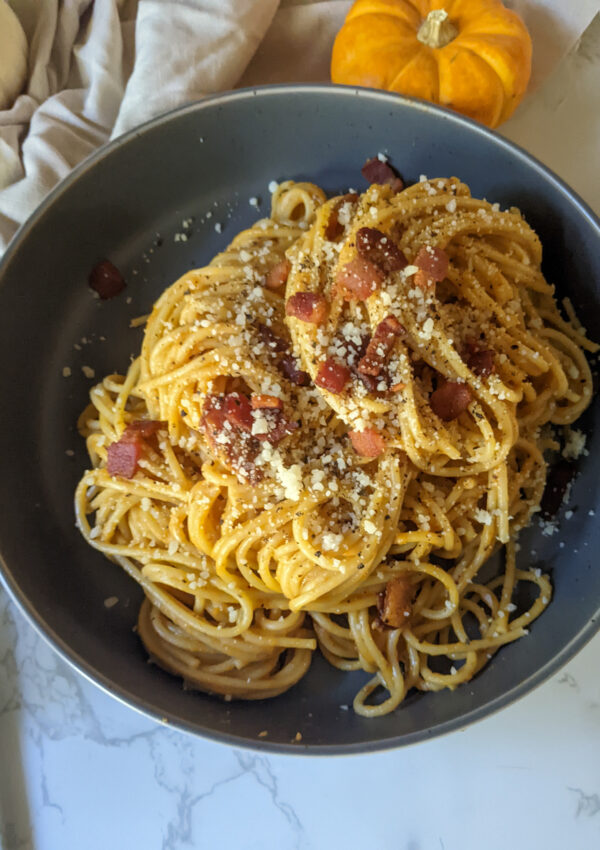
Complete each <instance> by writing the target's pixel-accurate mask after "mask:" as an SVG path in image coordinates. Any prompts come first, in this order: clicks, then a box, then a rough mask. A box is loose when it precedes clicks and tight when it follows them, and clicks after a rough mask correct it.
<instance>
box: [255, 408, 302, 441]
mask: <svg viewBox="0 0 600 850" xmlns="http://www.w3.org/2000/svg"><path fill="white" fill-rule="evenodd" d="M261 414H262V416H264V418H265V419H266V420H267V424H268V426H269V430H268V431H267V433H266V434H258V435H257V437H258V439H259V440H266V442H268V443H271V445H272V446H276V445H277V444H278V443H280V442H281V441H282V440H283V438H284V437H287V436H288V435H289V434H293V432H294V431H295V430H296V429H297V428H299V427H300V426H299V424H298V422H296V421H295V420H293V419H288V418H287V416H286V415H285V414H284V413H283V411H282V410H277V409H275V408H271V409H270V410H268V409H264V410H262V411H261Z"/></svg>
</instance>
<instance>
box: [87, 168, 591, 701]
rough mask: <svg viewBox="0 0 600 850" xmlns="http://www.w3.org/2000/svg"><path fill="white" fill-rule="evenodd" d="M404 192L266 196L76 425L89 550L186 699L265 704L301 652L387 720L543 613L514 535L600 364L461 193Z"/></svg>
mask: <svg viewBox="0 0 600 850" xmlns="http://www.w3.org/2000/svg"><path fill="white" fill-rule="evenodd" d="M397 188H398V186H397V185H394V186H391V185H379V184H373V185H371V186H370V188H369V189H368V190H367V191H366V192H365V193H364V194H362V195H360V196H358V195H355V194H348V195H344V196H339V197H337V198H332V199H330V200H327V199H326V198H325V195H324V193H323V192H322V191H321V190H320V189H319V188H318V187H317V186H314V185H312V184H309V183H293V182H291V181H290V182H287V183H283V184H281V185H280V186H279V187H278V188H277V190H276V191H275V193H274V195H273V199H272V213H271V217H270V218H268V219H263V220H261V221H258V222H257V223H256V224H255V225H254V226H253V227H251V228H250V229H248V230H246V231H244V232H242V233H240V234H239V235H238V236H237V237H236V238H235V239H234V240H233V242H232V243H231V245H230V246H229V247H228V248H227V249H226V251H224V253H222V254H219V255H218V256H217V257H215V259H214V260H213V261H212V262H211V263H210V264H209V265H208V266H206V267H205V268H202V269H199V270H196V271H191V272H189V273H187V274H185V275H184V276H183V277H182V278H181V279H180V280H178V281H177V282H176V283H174V284H173V285H172V286H171V287H169V288H168V289H167V290H166V291H165V292H164V294H163V295H162V296H161V297H160V298H159V300H158V301H157V302H156V304H155V305H154V308H153V310H152V314H151V315H150V317H149V318H148V321H147V323H146V329H145V335H144V342H143V346H142V351H141V354H140V356H139V357H138V358H137V359H136V360H135V361H134V362H133V363H132V364H131V366H130V368H129V370H128V372H127V374H126V375H125V376H119V375H111V376H108V377H107V378H105V379H104V380H103V381H102V382H101V383H100V384H98V385H97V386H96V387H94V388H93V389H92V391H91V404H90V405H89V406H88V407H87V408H86V410H85V411H84V412H83V414H82V415H81V418H80V422H79V428H80V431H81V433H82V434H83V435H84V436H85V438H86V441H87V448H88V452H89V456H90V459H91V464H92V468H91V469H90V470H89V471H87V472H86V473H85V474H84V475H83V477H82V479H81V482H80V484H79V486H78V488H77V492H76V500H75V501H76V513H77V521H78V524H79V527H80V529H81V532H82V533H83V535H84V537H85V538H86V539H87V541H88V542H89V543H90V545H92V546H93V547H95V548H96V549H98V550H99V551H101V552H103V553H104V554H105V555H106V556H108V557H109V558H110V559H111V560H113V561H115V562H116V563H118V564H120V565H121V567H123V568H124V569H125V570H126V571H127V573H128V574H129V575H130V576H131V577H132V578H134V579H135V580H136V581H137V582H138V583H139V584H140V585H141V586H142V588H143V590H144V593H145V601H144V603H143V605H142V608H141V611H140V615H139V621H138V631H139V634H140V637H141V639H142V641H143V642H144V645H145V646H146V649H147V651H148V653H149V654H150V656H151V657H152V658H153V659H154V660H155V661H156V662H157V663H158V664H159V665H160V666H162V667H163V668H165V669H166V670H169V671H171V672H173V673H175V674H177V675H179V676H181V677H183V679H184V680H185V682H186V683H187V684H188V685H189V686H191V687H195V688H199V689H202V690H204V691H208V692H211V693H214V694H220V695H222V696H224V697H226V698H228V699H230V698H243V699H260V698H264V697H270V696H275V695H277V694H280V693H282V692H283V691H285V690H287V689H289V688H290V687H292V686H293V685H294V684H295V683H296V682H297V681H298V680H299V679H300V678H301V677H302V676H303V675H304V674H305V673H306V671H307V670H308V668H309V666H310V662H311V658H312V654H313V652H314V651H315V650H316V649H317V648H319V649H320V651H321V652H322V654H323V655H324V656H325V658H326V659H327V660H328V661H329V662H330V663H331V664H332V665H333V666H335V667H337V668H338V669H341V670H363V671H367V672H368V673H370V674H372V676H371V678H370V680H369V681H368V682H367V684H365V685H364V687H362V688H361V690H360V691H359V692H358V694H357V695H356V698H355V700H354V709H355V710H356V711H357V712H358V713H359V714H361V715H364V716H368V717H373V716H379V715H383V714H386V713H388V712H390V711H392V710H393V709H395V708H396V707H397V706H398V705H399V704H400V703H401V702H402V700H403V699H404V697H405V696H406V694H407V693H408V691H410V690H411V689H412V688H417V689H419V690H421V691H432V690H440V689H442V688H450V689H453V688H455V687H456V686H457V685H459V684H461V683H463V682H466V681H469V680H470V679H471V678H472V677H473V676H474V675H475V674H476V673H477V672H478V671H479V670H480V669H481V668H482V667H484V666H485V665H486V664H487V662H488V660H489V659H490V658H491V657H492V656H493V654H494V653H495V652H496V651H497V650H498V648H499V647H501V646H502V645H503V644H506V643H509V642H511V641H514V640H516V639H518V638H520V637H521V636H523V635H525V634H526V633H527V629H528V626H529V625H530V623H531V622H532V621H533V620H535V618H536V617H537V616H538V615H539V614H540V613H541V612H542V611H543V610H544V608H545V607H546V605H547V604H548V602H549V600H550V597H551V586H550V582H549V580H548V577H547V576H545V575H542V574H540V573H539V571H535V570H532V569H519V568H518V567H517V565H516V559H515V542H514V541H515V535H516V533H517V532H518V531H519V529H521V528H523V526H525V525H527V523H528V522H529V521H530V519H531V517H532V515H533V513H534V512H535V511H536V510H538V509H539V505H540V500H541V496H542V492H543V488H544V484H545V481H546V463H545V460H544V456H543V451H544V450H545V449H546V448H548V447H556V445H557V444H556V442H555V440H554V438H553V437H552V436H549V432H548V430H547V429H545V428H544V426H545V425H548V424H553V425H555V426H564V427H566V426H569V425H570V424H571V423H572V422H574V421H575V420H576V419H577V417H578V416H579V415H580V414H581V412H582V411H583V410H584V409H585V408H586V406H587V405H588V403H589V402H590V399H591V394H592V380H591V374H590V369H589V366H588V363H587V360H586V357H585V351H588V352H589V351H595V350H596V346H595V345H594V344H593V343H591V342H589V341H588V340H587V339H586V337H585V332H584V331H583V329H582V328H581V326H580V325H579V324H578V323H577V321H576V319H575V316H574V314H573V311H572V308H571V307H570V305H569V308H568V312H569V311H570V312H569V318H567V319H565V318H563V317H562V316H561V314H560V312H559V310H558V307H557V304H556V301H555V298H554V289H553V287H552V286H550V285H549V284H548V283H547V282H546V280H545V279H544V277H543V275H542V273H541V271H540V262H541V246H540V242H539V240H538V238H537V236H536V234H535V233H534V232H533V231H532V229H531V228H530V227H529V226H528V225H527V223H526V222H525V220H524V219H523V218H522V216H521V215H520V213H519V211H518V210H516V209H511V210H509V211H500V209H499V208H498V206H497V205H493V206H492V205H491V204H489V203H487V202H485V201H481V200H476V199H474V198H472V197H471V194H470V191H469V189H468V187H467V186H466V185H465V184H463V183H461V182H460V181H459V180H457V179H455V178H452V179H439V180H429V181H424V182H420V183H417V184H415V185H413V186H410V187H409V188H406V189H404V190H402V191H395V189H397ZM497 549H503V550H504V554H505V559H504V560H505V565H504V569H503V571H501V573H500V574H499V575H497V576H495V577H493V578H491V579H489V580H487V579H486V580H484V578H482V577H481V574H482V567H483V565H484V564H485V563H486V562H487V561H488V559H489V558H490V556H491V555H492V554H493V553H494V552H495V551H496V550H497ZM521 583H529V584H530V585H533V587H534V593H533V594H531V595H532V598H533V597H534V601H533V602H532V603H531V605H530V607H529V609H528V610H525V611H515V604H514V602H513V599H514V598H515V592H516V589H517V587H518V585H520V584H521ZM536 594H537V595H536ZM376 692H377V693H376Z"/></svg>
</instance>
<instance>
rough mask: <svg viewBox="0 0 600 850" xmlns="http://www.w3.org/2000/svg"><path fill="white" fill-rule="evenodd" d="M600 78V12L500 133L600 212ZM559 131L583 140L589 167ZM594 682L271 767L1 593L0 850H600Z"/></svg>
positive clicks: (565, 684) (577, 671)
mask: <svg viewBox="0 0 600 850" xmlns="http://www.w3.org/2000/svg"><path fill="white" fill-rule="evenodd" d="M599 72H600V16H598V17H597V18H596V20H595V21H594V23H593V24H592V26H591V27H590V28H589V30H588V31H587V32H586V34H585V36H584V38H583V39H582V41H581V43H580V45H579V47H578V49H577V50H576V51H575V52H574V53H573V54H571V55H570V56H569V57H567V59H566V60H565V61H564V62H563V63H562V64H561V66H560V68H558V69H557V71H556V72H555V73H554V74H553V76H552V77H551V78H550V79H549V80H548V81H547V83H546V84H545V85H544V86H543V88H542V89H541V90H540V91H539V92H538V93H536V95H535V96H534V97H532V98H531V99H530V101H529V102H527V103H526V104H524V105H523V107H522V108H521V109H520V110H519V111H518V112H517V114H516V115H515V116H514V118H513V119H511V121H510V122H508V123H507V124H506V125H505V127H504V128H503V132H504V133H505V134H506V135H507V136H508V137H509V138H512V139H514V140H515V141H517V142H518V143H519V144H521V145H523V146H524V147H526V148H528V149H529V150H531V151H532V152H534V153H535V154H536V155H537V156H539V157H540V158H541V159H542V160H543V161H545V162H547V163H548V165H550V167H551V168H553V169H554V170H555V171H557V172H558V173H559V174H560V175H561V176H562V177H564V178H565V179H566V180H567V181H568V182H569V183H571V185H573V186H574V188H575V189H576V190H578V191H579V192H580V193H581V194H582V195H583V196H584V197H585V199H586V200H587V201H588V202H589V203H590V204H591V205H592V206H594V207H595V208H596V209H599V208H600V183H599V182H598V180H597V179H596V178H597V175H598V173H599V171H600V146H599V145H598V139H599V138H600V86H598V75H599ZM559 125H560V126H566V127H569V128H571V129H573V128H574V129H575V131H576V132H575V136H576V146H577V151H576V153H577V155H574V151H573V144H574V142H573V139H574V137H575V136H574V134H573V132H571V133H559V132H557V131H556V128H557V126H559ZM592 175H593V176H594V180H592V179H591V177H592ZM598 671H600V636H597V637H596V638H595V639H594V640H593V641H592V642H591V643H590V644H589V645H588V646H587V647H585V648H584V649H583V650H582V651H581V652H580V653H579V654H578V655H577V656H576V657H575V658H574V659H573V660H572V661H571V662H570V664H569V665H567V667H566V668H564V669H563V670H561V671H560V672H559V673H558V674H557V675H556V676H554V677H553V678H552V679H551V680H550V681H548V682H547V683H546V684H544V685H543V686H541V687H540V688H538V689H537V690H535V691H534V692H533V693H531V694H529V695H528V696H527V697H525V698H523V699H522V700H520V701H519V702H517V703H516V704H514V705H512V706H510V707H508V708H506V709H505V710H503V711H501V712H500V713H499V714H496V715H494V716H492V717H489V718H487V719H485V720H484V721H482V722H480V723H478V724H475V725H474V726H472V727H469V728H468V729H465V730H461V731H458V732H455V733H453V734H451V735H448V736H446V737H444V738H440V739H436V740H434V741H429V742H425V743H422V744H419V745H417V746H414V747H409V748H406V749H403V750H398V751H394V752H388V753H379V754H374V755H368V756H359V757H358V756H357V757H352V758H350V757H344V758H337V759H336V758H329V759H318V760H317V759H307V758H302V757H298V756H296V757H293V756H289V757H288V756H268V757H267V756H263V755H258V754H254V753H250V752H246V751H243V752H242V751H238V750H235V749H233V748H230V747H225V746H223V745H219V744H215V743H212V742H210V741H205V740H201V739H196V738H194V737H191V736H187V735H184V734H182V733H179V732H177V731H176V730H173V729H171V728H169V727H168V726H165V725H161V724H157V723H155V722H154V721H151V720H149V719H148V718H146V717H144V716H141V715H139V714H137V713H135V712H134V711H132V710H130V709H128V708H126V707H124V706H122V705H121V704H120V703H118V702H117V701H116V700H113V699H111V698H110V697H108V696H107V695H106V694H105V693H103V692H102V691H100V690H99V689H97V688H96V687H94V686H93V685H91V684H90V683H89V682H88V681H87V680H86V679H84V678H83V677H82V676H80V675H79V674H77V673H76V672H75V671H73V670H72V669H71V668H70V667H69V666H68V665H67V664H65V663H64V662H63V661H62V660H61V659H60V658H59V657H58V656H57V655H56V653H55V652H54V651H53V650H52V649H50V648H49V647H48V646H47V645H46V644H45V643H44V641H43V640H41V639H40V638H39V636H38V635H37V633H36V632H35V631H34V630H33V629H32V627H31V626H30V625H29V624H28V623H27V622H26V621H25V620H24V619H23V617H22V616H21V614H20V613H19V612H18V611H17V610H16V609H15V607H14V606H13V604H12V603H11V602H10V601H9V600H8V597H7V595H6V593H5V591H4V590H3V589H2V588H1V587H0V848H1V850H106V848H113V850H126V848H127V850H129V848H134V850H137V848H144V850H185V848H195V850H205V849H206V850H208V848H214V847H217V846H228V847H231V848H235V850H322V848H331V847H347V848H350V850H352V848H355V847H356V848H358V847H369V848H374V850H438V848H439V850H475V848H477V850H478V848H480V847H481V846H485V848H486V850H505V848H506V847H507V846H509V847H512V848H515V850H521V848H534V850H537V848H543V850H563V848H564V847H569V849H570V850H593V849H594V848H597V847H600V676H599V675H598Z"/></svg>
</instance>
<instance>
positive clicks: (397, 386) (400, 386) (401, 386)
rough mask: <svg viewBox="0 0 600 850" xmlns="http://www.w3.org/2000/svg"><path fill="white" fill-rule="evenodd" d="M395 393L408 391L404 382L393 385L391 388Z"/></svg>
mask: <svg viewBox="0 0 600 850" xmlns="http://www.w3.org/2000/svg"><path fill="white" fill-rule="evenodd" d="M390 389H391V391H392V392H393V393H400V392H402V390H404V389H406V384H405V383H403V381H398V382H397V383H396V384H392V386H391V387H390Z"/></svg>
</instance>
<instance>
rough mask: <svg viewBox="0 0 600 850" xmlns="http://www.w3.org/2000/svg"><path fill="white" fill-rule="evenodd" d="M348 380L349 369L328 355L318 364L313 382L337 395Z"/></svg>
mask: <svg viewBox="0 0 600 850" xmlns="http://www.w3.org/2000/svg"><path fill="white" fill-rule="evenodd" d="M349 380H350V369H348V367H347V366H344V365H343V363H339V362H338V361H337V360H335V359H334V358H333V357H328V358H327V360H325V362H324V363H321V365H320V366H319V371H318V372H317V377H316V378H315V384H316V385H317V386H318V387H321V389H323V390H329V392H330V393H335V394H336V395H339V394H340V393H341V392H343V390H344V387H345V386H346V384H347V383H348V381H349Z"/></svg>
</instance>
